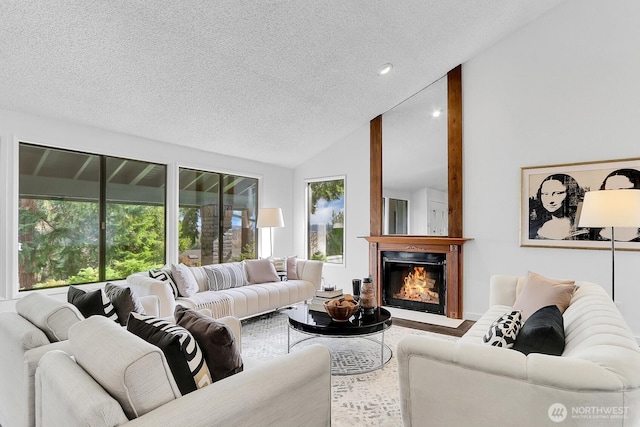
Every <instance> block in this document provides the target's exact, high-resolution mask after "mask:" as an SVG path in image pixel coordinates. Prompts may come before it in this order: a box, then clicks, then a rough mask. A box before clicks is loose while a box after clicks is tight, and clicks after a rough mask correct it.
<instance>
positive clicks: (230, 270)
mask: <svg viewBox="0 0 640 427" xmlns="http://www.w3.org/2000/svg"><path fill="white" fill-rule="evenodd" d="M204 270H205V272H206V273H207V278H208V279H209V290H211V291H222V290H224V289H231V288H238V287H240V286H245V285H247V284H248V282H247V274H246V272H245V270H244V264H243V263H241V262H228V263H224V264H214V265H206V266H205V267H204Z"/></svg>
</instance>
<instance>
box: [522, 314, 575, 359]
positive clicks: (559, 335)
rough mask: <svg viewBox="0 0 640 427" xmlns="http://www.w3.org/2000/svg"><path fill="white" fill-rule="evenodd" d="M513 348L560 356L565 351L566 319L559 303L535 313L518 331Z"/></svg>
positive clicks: (525, 352) (527, 352)
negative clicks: (564, 319) (563, 317)
mask: <svg viewBox="0 0 640 427" xmlns="http://www.w3.org/2000/svg"><path fill="white" fill-rule="evenodd" d="M513 349H514V350H517V351H519V352H520V353H524V354H529V353H543V354H549V355H552V356H560V355H561V354H562V352H563V351H564V321H563V319H562V313H561V312H560V309H559V308H558V306H557V305H555V304H554V305H548V306H546V307H543V308H541V309H539V310H538V311H536V312H535V313H533V314H532V315H531V316H530V317H529V318H528V319H527V321H526V322H524V325H522V329H520V333H518V337H517V338H516V342H515V344H514V345H513Z"/></svg>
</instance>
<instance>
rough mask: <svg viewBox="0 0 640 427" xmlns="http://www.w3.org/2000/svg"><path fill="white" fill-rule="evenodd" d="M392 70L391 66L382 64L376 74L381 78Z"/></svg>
mask: <svg viewBox="0 0 640 427" xmlns="http://www.w3.org/2000/svg"><path fill="white" fill-rule="evenodd" d="M392 68H393V65H392V64H384V65H383V66H381V67H380V68H378V74H379V75H381V76H384V75H385V74H388V73H389V71H391V69H392Z"/></svg>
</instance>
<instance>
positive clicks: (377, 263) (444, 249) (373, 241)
mask: <svg viewBox="0 0 640 427" xmlns="http://www.w3.org/2000/svg"><path fill="white" fill-rule="evenodd" d="M365 239H366V240H367V241H368V242H369V275H370V276H371V277H372V278H373V279H374V283H376V288H377V296H378V304H382V286H383V284H382V280H383V275H382V253H383V252H385V251H406V252H433V253H443V254H446V257H447V267H446V268H447V271H446V275H447V300H446V307H445V314H446V316H447V317H450V318H452V319H460V318H461V317H462V246H463V245H464V243H465V242H467V241H468V240H472V239H467V238H464V237H442V236H409V235H385V236H367V237H365Z"/></svg>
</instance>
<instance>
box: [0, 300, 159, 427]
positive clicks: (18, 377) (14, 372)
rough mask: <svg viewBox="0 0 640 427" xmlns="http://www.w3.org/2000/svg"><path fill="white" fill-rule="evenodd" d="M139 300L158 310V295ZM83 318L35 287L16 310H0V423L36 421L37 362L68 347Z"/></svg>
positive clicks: (23, 426) (14, 425)
mask: <svg viewBox="0 0 640 427" xmlns="http://www.w3.org/2000/svg"><path fill="white" fill-rule="evenodd" d="M140 301H141V303H142V305H143V307H144V309H145V310H146V312H147V313H149V314H152V315H154V314H157V311H158V299H157V298H155V297H145V298H141V299H140ZM83 319H84V317H83V316H82V314H80V312H79V311H78V310H77V309H76V307H74V306H73V305H72V304H69V303H68V302H66V301H63V300H59V299H56V298H54V297H51V296H48V295H45V294H42V293H39V292H35V291H34V292H31V293H29V294H28V295H27V296H25V297H23V298H22V299H20V300H19V301H18V302H17V303H16V311H15V312H3V313H0V425H2V426H3V427H32V426H34V425H35V397H34V393H35V392H34V390H35V385H34V384H35V383H34V377H35V372H36V367H37V366H38V362H39V360H40V358H41V357H42V356H43V355H44V354H45V353H47V352H48V351H51V350H63V351H69V350H70V347H69V341H68V334H69V328H70V327H71V326H72V325H74V324H76V323H78V322H80V321H81V320H83ZM114 324H115V323H114Z"/></svg>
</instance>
